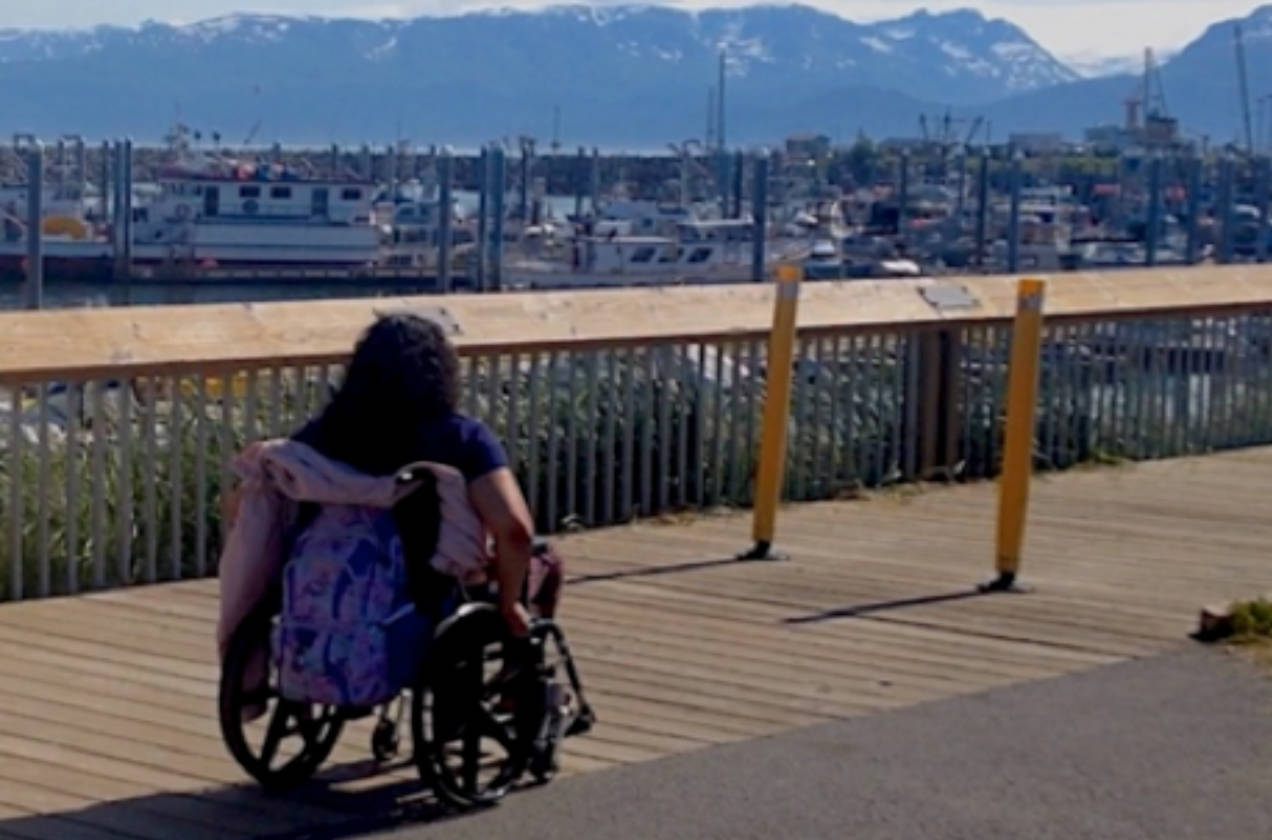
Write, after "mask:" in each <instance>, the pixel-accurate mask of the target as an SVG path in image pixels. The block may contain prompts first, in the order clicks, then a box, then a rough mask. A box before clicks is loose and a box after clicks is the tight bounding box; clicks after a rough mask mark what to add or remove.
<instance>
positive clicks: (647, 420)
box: [640, 347, 666, 516]
mask: <svg viewBox="0 0 1272 840" xmlns="http://www.w3.org/2000/svg"><path fill="white" fill-rule="evenodd" d="M644 354H645V393H644V394H643V395H642V399H641V401H640V409H641V423H640V512H641V515H642V516H652V515H653V512H654V511H653V503H654V498H653V475H652V473H653V463H654V461H653V451H652V449H653V439H654V423H655V420H654V410H655V407H654V401H655V400H656V399H657V398H658V393H659V391H660V386H659V385H658V384H656V377H663V378H665V377H666V372H665V371H656V370H655V361H656V360H655V358H654V357H655V351H654V348H653V347H645V348H644Z"/></svg>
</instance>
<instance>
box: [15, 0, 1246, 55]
mask: <svg viewBox="0 0 1272 840" xmlns="http://www.w3.org/2000/svg"><path fill="white" fill-rule="evenodd" d="M568 1H569V0H567V2H568ZM553 2H556V0H553ZM602 2H605V0H602ZM749 2H751V0H718V2H713V0H670V3H671V4H674V5H679V6H683V7H685V8H693V7H701V6H721V5H747V4H748V3H749ZM801 2H806V3H808V4H809V5H816V6H820V7H822V8H825V9H828V10H830V11H834V12H837V13H839V14H841V15H843V16H844V17H847V18H851V19H853V20H860V21H866V20H878V19H880V18H889V17H897V16H901V15H904V14H908V13H909V12H911V11H913V10H915V9H916V8H919V7H921V6H925V7H927V8H928V9H931V10H932V11H938V10H943V9H952V8H965V7H973V8H977V9H979V10H980V11H982V12H983V13H984V14H986V15H988V16H992V17H1002V18H1006V19H1008V20H1010V21H1012V22H1014V23H1016V24H1019V25H1020V26H1022V27H1024V28H1025V29H1026V30H1028V32H1029V33H1030V35H1032V36H1033V38H1034V39H1035V40H1036V41H1038V42H1039V43H1041V44H1042V45H1043V46H1044V47H1046V48H1047V49H1049V50H1051V51H1052V52H1053V53H1055V54H1056V55H1058V56H1060V57H1062V58H1065V59H1071V60H1074V59H1076V60H1079V61H1089V60H1094V59H1098V58H1104V57H1113V56H1126V55H1133V54H1136V53H1140V52H1142V51H1143V48H1144V47H1147V46H1151V47H1153V48H1155V49H1157V50H1159V51H1163V52H1168V51H1170V50H1173V49H1178V48H1179V47H1182V46H1183V45H1185V44H1186V43H1187V42H1189V41H1191V40H1192V39H1193V38H1195V37H1197V36H1198V35H1200V34H1201V32H1202V31H1203V30H1204V29H1205V28H1206V26H1207V25H1208V24H1210V23H1213V22H1214V21H1217V20H1223V19H1226V18H1232V17H1243V16H1245V15H1247V14H1248V13H1249V12H1251V11H1252V10H1253V9H1254V8H1256V7H1257V6H1258V5H1259V3H1258V2H1257V0H926V1H924V0H919V2H916V1H915V0H801ZM540 5H545V0H123V2H111V1H110V0H0V28H3V27H7V26H17V27H70V26H74V27H83V26H91V25H94V24H98V23H116V24H127V25H133V24H137V23H139V22H141V21H143V20H147V19H152V20H162V21H167V22H172V23H188V22H191V21H195V20H201V19H203V18H208V17H215V16H217V15H221V14H226V13H229V12H235V11H251V12H275V13H281V14H294V15H302V14H313V15H323V16H348V17H371V18H383V17H410V16H414V15H419V14H456V13H459V12H463V11H467V10H470V9H473V8H482V7H489V6H513V7H534V6H540Z"/></svg>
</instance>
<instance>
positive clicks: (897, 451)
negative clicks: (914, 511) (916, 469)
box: [889, 333, 918, 479]
mask: <svg viewBox="0 0 1272 840" xmlns="http://www.w3.org/2000/svg"><path fill="white" fill-rule="evenodd" d="M889 337H890V338H891V340H892V458H891V460H892V464H891V470H890V472H891V473H892V477H893V478H894V479H899V478H905V477H906V471H905V463H904V456H903V453H902V448H903V446H904V439H903V436H904V434H905V430H906V426H907V423H906V415H907V414H908V409H907V408H906V399H905V392H906V381H905V379H906V374H905V372H906V367H907V365H906V359H907V357H908V355H909V346H908V345H909V341H908V340H907V338H906V336H904V335H903V334H901V333H891V334H890V335H889ZM915 416H916V418H917V416H918V415H917V414H916V415H915Z"/></svg>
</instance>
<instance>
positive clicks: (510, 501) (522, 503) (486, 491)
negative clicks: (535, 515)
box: [468, 467, 534, 636]
mask: <svg viewBox="0 0 1272 840" xmlns="http://www.w3.org/2000/svg"><path fill="white" fill-rule="evenodd" d="M468 497H469V499H470V500H471V501H472V503H473V507H474V508H476V509H477V515H478V516H480V517H481V521H482V524H484V525H485V526H486V529H487V530H488V531H490V533H491V536H493V537H494V540H495V580H496V581H497V582H498V584H499V609H500V611H501V612H502V613H503V616H504V620H506V621H507V622H508V627H509V629H510V630H511V631H512V632H513V634H514V635H517V636H524V635H526V634H527V633H529V632H530V616H529V613H527V612H526V609H525V607H524V606H523V605H522V603H521V593H522V590H523V589H524V587H525V582H526V573H527V571H528V570H529V568H530V552H531V550H532V548H533V543H534V524H533V520H532V519H531V518H530V509H529V507H528V506H527V505H526V500H525V497H524V496H522V495H521V488H520V487H518V486H517V479H516V477H515V476H514V475H513V474H512V470H510V469H508V468H507V467H501V468H499V469H497V470H494V471H493V472H490V473H487V474H486V475H484V476H482V477H481V478H478V479H476V480H475V481H473V482H472V483H471V484H469V485H468Z"/></svg>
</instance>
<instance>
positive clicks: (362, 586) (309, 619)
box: [273, 505, 415, 706]
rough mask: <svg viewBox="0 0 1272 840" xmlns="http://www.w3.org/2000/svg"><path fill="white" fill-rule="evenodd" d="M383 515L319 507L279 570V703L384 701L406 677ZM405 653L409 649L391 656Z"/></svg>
mask: <svg viewBox="0 0 1272 840" xmlns="http://www.w3.org/2000/svg"><path fill="white" fill-rule="evenodd" d="M406 575H407V571H406V558H405V553H404V551H403V547H402V540H401V537H400V536H399V534H398V529H397V525H396V523H395V522H394V518H393V514H392V512H391V511H390V510H386V509H380V508H371V507H362V506H353V505H323V506H322V507H321V508H320V509H319V512H318V513H317V516H316V517H315V518H314V519H313V520H312V521H311V522H310V523H309V524H308V525H307V526H306V527H305V528H304V529H303V530H302V531H301V532H300V533H299V534H297V536H296V539H295V541H294V543H293V545H292V548H291V551H290V554H289V557H288V561H287V563H286V565H285V566H284V568H283V608H282V613H281V615H280V616H279V620H278V624H277V626H276V627H275V629H274V638H273V651H274V656H275V658H276V661H277V664H278V670H279V682H280V686H279V688H280V691H281V693H282V695H283V697H284V698H286V699H288V700H294V701H299V702H306V703H323V704H328V705H335V706H374V705H379V704H381V703H385V702H388V701H389V700H391V699H392V698H393V697H394V696H395V695H396V694H397V693H398V692H399V691H400V690H401V689H402V688H403V687H404V685H405V683H407V682H409V681H410V679H411V678H412V676H413V668H412V667H411V661H410V660H411V657H412V656H413V653H414V652H413V650H410V649H409V648H410V647H411V646H409V645H407V646H403V645H400V644H396V645H395V639H398V638H400V637H398V636H397V634H395V633H393V627H394V625H395V624H397V623H398V622H402V621H408V620H412V619H414V618H415V607H414V604H413V603H412V602H411V600H410V597H409V595H408V590H407V585H406ZM395 647H406V648H408V649H394V648H395Z"/></svg>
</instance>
